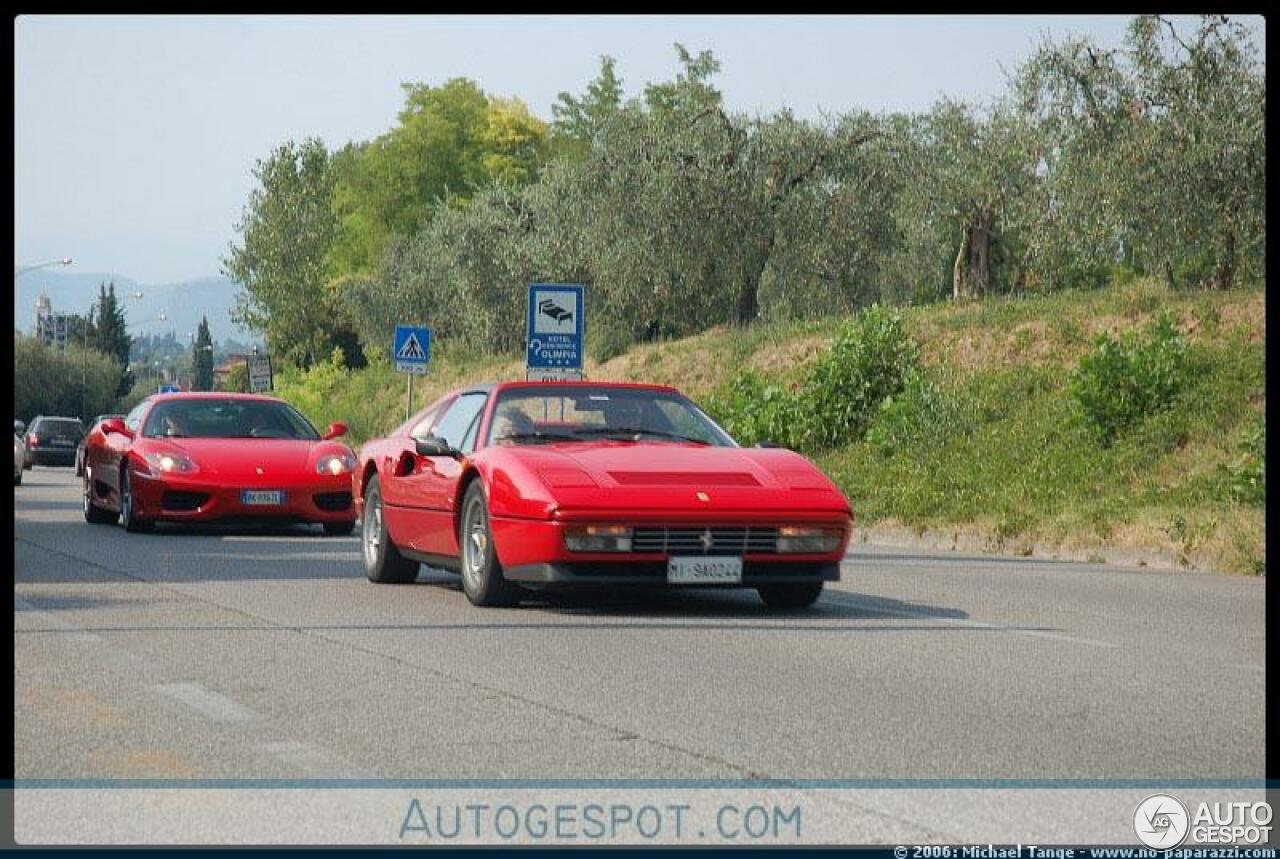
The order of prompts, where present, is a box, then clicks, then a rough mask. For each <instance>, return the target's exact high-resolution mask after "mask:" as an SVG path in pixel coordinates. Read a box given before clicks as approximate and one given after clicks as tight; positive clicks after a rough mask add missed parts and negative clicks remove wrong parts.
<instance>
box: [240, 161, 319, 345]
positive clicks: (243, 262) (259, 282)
mask: <svg viewBox="0 0 1280 859" xmlns="http://www.w3.org/2000/svg"><path fill="white" fill-rule="evenodd" d="M328 168H329V155H328V152H327V151H326V150H325V147H324V144H323V143H321V142H320V141H319V140H316V139H307V140H305V141H303V143H302V144H300V145H299V144H296V143H294V142H293V141H289V142H288V143H285V144H284V145H282V146H280V147H278V148H276V149H275V151H273V152H272V153H271V155H270V157H268V158H267V159H266V160H265V161H259V162H258V164H257V166H256V167H255V168H254V177H255V178H256V179H257V181H258V187H256V188H254V190H253V191H252V192H251V193H250V195H249V202H248V204H247V205H246V206H245V209H244V213H243V216H242V217H241V220H240V222H239V223H238V224H237V225H236V230H237V231H238V232H239V233H240V237H241V243H240V244H239V245H237V244H235V243H234V242H232V243H231V245H230V248H229V250H228V253H227V255H226V256H224V257H223V259H222V271H223V273H224V274H225V275H226V276H227V277H229V278H231V279H232V280H234V281H236V282H237V283H239V284H240V285H241V287H242V288H243V290H244V291H243V292H242V293H241V294H240V295H238V296H237V301H236V309H235V311H234V313H233V314H232V318H233V319H235V321H237V322H240V323H242V324H244V325H246V326H247V327H249V328H251V329H253V330H256V331H262V332H265V333H266V335H267V340H268V342H269V343H270V345H271V349H272V351H273V352H274V353H275V354H277V355H279V356H280V357H282V358H285V359H286V360H290V361H293V362H295V363H298V364H300V365H302V366H304V367H307V366H310V365H311V363H312V362H313V361H315V360H317V358H320V357H323V356H325V355H328V354H329V352H330V351H331V350H332V345H331V338H332V333H333V331H334V329H335V328H337V327H339V325H340V323H338V324H336V323H335V320H341V319H342V318H343V317H342V315H341V314H340V312H339V310H338V308H337V307H336V304H337V302H335V301H334V300H333V295H332V291H331V290H330V289H329V286H328V284H329V281H330V274H331V272H330V270H329V268H328V265H327V257H328V253H329V250H330V248H331V247H332V245H333V240H334V234H335V230H336V222H335V219H334V215H333V208H332V179H331V177H330V175H329V169H328Z"/></svg>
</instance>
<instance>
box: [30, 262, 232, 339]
mask: <svg viewBox="0 0 1280 859" xmlns="http://www.w3.org/2000/svg"><path fill="white" fill-rule="evenodd" d="M110 282H114V283H115V285H116V295H117V296H118V297H120V299H121V301H122V303H123V304H124V310H125V314H126V315H127V317H128V319H129V322H130V323H135V322H140V321H142V320H148V319H155V318H157V317H158V316H159V314H160V313H164V314H165V316H166V318H167V320H168V321H167V322H166V323H165V324H163V325H152V326H150V327H149V328H148V329H145V330H149V331H152V332H154V333H163V332H164V331H168V330H170V329H172V330H173V331H174V332H176V333H177V336H178V337H179V338H181V339H184V340H185V338H186V336H187V332H188V331H194V330H195V329H196V326H198V325H199V324H200V318H201V317H202V316H208V318H209V331H210V333H211V334H212V335H213V339H214V340H224V339H226V338H228V337H236V338H239V339H241V340H246V339H248V335H247V334H246V332H244V331H243V330H241V329H240V328H239V327H238V326H236V325H235V324H234V323H232V321H231V310H232V309H233V308H234V307H235V296H236V292H237V291H238V290H239V287H238V286H237V285H236V284H235V283H233V282H232V281H230V280H228V279H227V278H225V277H222V276H221V275H214V276H211V277H202V278H197V279H195V280H187V281H182V282H180V283H162V284H147V283H141V282H139V281H137V280H135V279H133V278H131V277H127V276H125V275H119V274H108V273H100V272H99V273H93V272H88V273H69V272H60V271H56V270H41V271H33V272H27V273H25V274H22V275H19V276H18V277H17V278H16V279H15V280H14V292H15V293H16V297H15V299H14V312H15V314H16V317H17V318H16V319H15V325H16V326H17V327H18V328H19V329H20V330H22V331H28V330H30V329H31V328H33V327H34V326H35V302H36V296H37V295H39V294H40V293H41V292H44V293H45V294H47V295H48V296H49V299H50V303H51V304H52V306H53V310H54V312H56V313H78V314H84V313H85V312H87V311H88V309H89V307H90V305H92V304H93V303H94V302H96V301H97V299H98V288H99V286H100V285H101V284H103V283H110ZM138 291H141V292H142V298H140V299H127V298H126V296H129V295H132V294H133V293H135V292H138Z"/></svg>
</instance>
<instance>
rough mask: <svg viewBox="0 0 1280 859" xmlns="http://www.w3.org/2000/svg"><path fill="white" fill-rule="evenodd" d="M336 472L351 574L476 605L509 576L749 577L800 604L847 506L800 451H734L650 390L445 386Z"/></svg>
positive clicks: (666, 391) (686, 580)
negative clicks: (450, 588) (352, 503)
mask: <svg viewBox="0 0 1280 859" xmlns="http://www.w3.org/2000/svg"><path fill="white" fill-rule="evenodd" d="M359 460H360V461H359V467H358V469H357V471H356V473H355V474H354V475H353V476H352V492H353V495H354V496H355V499H356V509H357V511H359V512H360V514H361V515H362V516H363V538H362V541H361V542H362V544H363V554H364V567H365V573H366V575H367V576H368V577H369V579H370V580H372V581H374V582H381V583H388V582H397V583H403V582H411V581H413V580H414V578H415V577H416V576H417V573H418V564H419V563H420V562H421V563H425V564H429V565H431V566H436V567H443V568H445V569H450V570H454V571H457V572H460V573H461V574H462V585H463V590H464V591H465V592H466V595H467V598H468V599H470V600H471V602H472V603H474V604H476V605H500V604H509V603H511V602H513V601H515V600H516V599H518V597H519V595H520V592H521V586H524V587H533V588H539V587H554V586H560V585H571V584H575V583H617V584H638V583H665V584H670V585H695V586H706V585H724V586H733V587H749V588H756V589H757V590H758V591H759V593H760V596H761V597H762V598H763V599H764V601H765V602H766V603H767V604H769V605H771V606H778V607H788V608H799V607H804V606H808V605H811V604H812V603H813V602H814V601H815V600H816V599H817V598H818V596H819V595H820V594H821V593H822V585H823V582H825V581H835V580H837V579H838V578H839V577H840V561H841V559H842V558H843V556H844V551H845V547H846V545H847V544H848V541H849V531H850V527H851V525H852V515H851V513H850V510H849V502H848V501H847V500H845V497H844V496H843V495H842V494H841V493H840V491H839V490H838V489H836V487H835V486H834V485H833V484H832V482H831V481H830V480H829V479H827V477H826V476H824V475H823V474H822V472H820V471H819V470H818V469H817V468H815V467H814V466H813V465H812V464H811V463H809V461H808V460H806V459H805V458H804V457H802V456H800V455H799V454H796V453H793V452H792V451H789V450H782V449H780V448H750V449H747V448H742V447H739V446H738V445H737V444H736V443H735V442H734V441H733V439H731V438H730V437H729V435H728V434H727V433H725V432H724V430H722V429H720V427H718V426H716V424H715V422H714V421H712V420H711V419H710V418H709V417H707V415H706V414H704V413H703V412H702V410H701V409H699V408H698V407H697V406H696V405H694V404H693V403H692V402H691V401H690V400H688V399H687V398H686V397H684V396H683V395H682V394H680V392H679V391H676V390H675V389H674V388H669V387H665V386H659V385H631V384H611V383H596V382H508V383H504V384H498V385H485V386H479V387H471V388H464V389H462V390H459V391H455V392H453V393H451V394H449V395H447V396H445V397H443V398H442V399H440V400H438V401H437V402H435V403H432V404H431V405H430V406H428V407H427V408H426V409H424V410H423V411H421V412H419V413H418V414H417V415H415V416H413V417H412V418H411V419H409V420H408V421H406V422H405V423H404V424H403V425H401V426H400V427H398V428H397V429H396V430H395V431H394V432H392V433H391V434H390V435H389V436H387V437H386V438H382V439H376V440H373V441H370V442H368V443H367V444H365V445H364V447H363V448H362V449H361V451H360V456H359Z"/></svg>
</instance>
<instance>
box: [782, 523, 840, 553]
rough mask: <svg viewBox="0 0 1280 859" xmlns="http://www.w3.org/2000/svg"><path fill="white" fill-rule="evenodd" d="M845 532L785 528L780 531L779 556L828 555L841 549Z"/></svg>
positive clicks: (825, 529) (835, 529)
mask: <svg viewBox="0 0 1280 859" xmlns="http://www.w3.org/2000/svg"><path fill="white" fill-rule="evenodd" d="M843 537H844V532H843V531H842V530H840V529H839V528H805V527H799V526H791V525H788V526H785V527H782V528H779V529H778V553H779V554H815V555H817V554H826V553H827V552H834V551H836V550H837V549H839V548H840V540H841V539H843Z"/></svg>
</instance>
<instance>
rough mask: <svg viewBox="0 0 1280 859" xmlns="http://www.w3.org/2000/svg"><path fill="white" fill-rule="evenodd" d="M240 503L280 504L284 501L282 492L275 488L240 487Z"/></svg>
mask: <svg viewBox="0 0 1280 859" xmlns="http://www.w3.org/2000/svg"><path fill="white" fill-rule="evenodd" d="M240 503H241V504H246V505H258V504H262V505H280V504H283V503H284V493H283V492H281V491H279V490H276V489H272V490H265V489H242V490H240Z"/></svg>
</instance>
